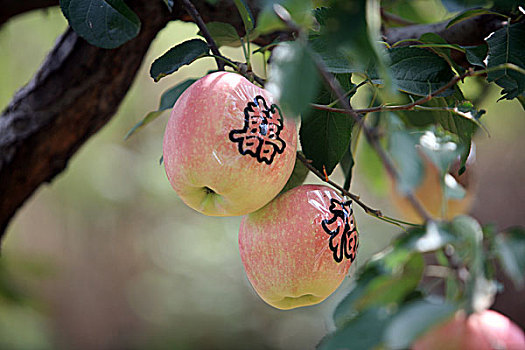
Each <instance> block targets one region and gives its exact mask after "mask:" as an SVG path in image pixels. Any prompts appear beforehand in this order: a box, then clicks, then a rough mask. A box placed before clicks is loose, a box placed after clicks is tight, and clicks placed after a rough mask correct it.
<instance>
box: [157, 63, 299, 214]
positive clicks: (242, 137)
mask: <svg viewBox="0 0 525 350" xmlns="http://www.w3.org/2000/svg"><path fill="white" fill-rule="evenodd" d="M296 150H297V131H296V127H295V122H294V121H293V120H291V119H288V118H285V117H284V115H282V113H281V111H280V109H279V107H278V106H277V105H276V104H275V100H274V98H273V97H272V95H271V94H270V93H269V92H267V91H266V90H264V89H262V88H259V87H257V86H256V85H254V84H252V83H250V82H249V81H248V80H247V79H245V78H244V77H242V76H241V75H238V74H236V73H231V72H216V73H212V74H209V75H207V76H205V77H203V78H201V79H199V80H198V81H196V82H195V83H193V84H192V85H191V86H190V87H189V88H188V89H186V91H184V93H182V95H181V96H180V97H179V99H178V100H177V102H176V103H175V105H174V106H173V110H172V112H171V116H170V119H169V121H168V124H167V126H166V132H165V134H164V142H163V158H164V166H165V169H166V174H167V176H168V180H169V182H170V184H171V186H172V187H173V189H174V190H175V191H176V192H177V194H178V195H179V197H180V198H181V199H182V200H183V201H184V202H185V203H186V204H187V205H188V206H190V207H191V208H193V209H195V210H197V211H199V212H201V213H203V214H206V215H213V216H235V215H244V214H247V213H251V212H253V211H255V210H257V209H259V208H261V207H263V206H264V205H266V204H267V203H268V202H269V201H270V200H272V199H273V198H274V197H275V196H276V195H277V194H278V193H279V191H281V189H282V188H283V187H284V185H285V184H286V181H287V180H288V178H289V177H290V174H291V173H292V170H293V167H294V164H295V154H296Z"/></svg>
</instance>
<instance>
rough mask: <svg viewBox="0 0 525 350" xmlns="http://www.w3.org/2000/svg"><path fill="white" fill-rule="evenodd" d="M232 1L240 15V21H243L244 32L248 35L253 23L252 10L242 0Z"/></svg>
mask: <svg viewBox="0 0 525 350" xmlns="http://www.w3.org/2000/svg"><path fill="white" fill-rule="evenodd" d="M234 2H235V6H237V10H238V11H239V14H240V15H241V19H242V22H243V23H244V29H245V30H246V34H247V35H248V34H250V32H251V31H252V30H253V28H254V23H255V21H254V19H253V15H252V12H251V11H250V8H249V7H248V5H247V4H246V2H244V0H234Z"/></svg>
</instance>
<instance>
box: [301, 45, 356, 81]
mask: <svg viewBox="0 0 525 350" xmlns="http://www.w3.org/2000/svg"><path fill="white" fill-rule="evenodd" d="M309 44H310V47H311V48H312V50H313V51H315V53H317V55H318V56H319V58H320V59H321V60H322V61H323V63H324V65H325V67H326V70H327V71H328V72H330V73H352V72H356V71H357V69H355V67H352V65H351V63H350V58H349V57H347V56H346V55H345V54H344V53H342V52H340V51H338V50H333V49H332V48H331V47H330V46H328V44H327V43H326V41H325V40H323V39H322V38H320V37H319V36H317V37H311V38H310V40H309Z"/></svg>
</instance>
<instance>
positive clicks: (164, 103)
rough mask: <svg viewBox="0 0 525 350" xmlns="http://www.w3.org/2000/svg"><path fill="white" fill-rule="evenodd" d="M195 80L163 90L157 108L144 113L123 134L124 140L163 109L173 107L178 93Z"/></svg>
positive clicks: (158, 114)
mask: <svg viewBox="0 0 525 350" xmlns="http://www.w3.org/2000/svg"><path fill="white" fill-rule="evenodd" d="M195 81H196V80H195V79H188V80H185V81H183V82H182V83H180V84H178V85H175V86H174V87H172V88H171V89H169V90H166V91H164V93H163V94H162V96H161V97H160V105H159V109H158V110H156V111H152V112H149V113H148V114H146V116H145V117H144V118H143V119H142V120H141V121H139V122H138V123H137V124H135V125H134V126H133V127H132V128H131V130H129V131H128V133H127V134H126V136H124V140H127V139H128V138H129V137H130V136H131V135H133V134H134V133H135V132H136V131H138V130H140V129H141V128H143V127H144V126H146V125H147V124H149V123H151V122H152V121H153V120H155V119H157V118H158V117H159V116H160V115H161V114H162V112H164V111H165V110H167V109H170V108H173V105H175V102H176V101H177V99H178V98H179V97H180V95H181V94H182V93H183V92H184V91H185V90H186V89H187V88H188V87H190V85H191V84H193V83H194V82H195Z"/></svg>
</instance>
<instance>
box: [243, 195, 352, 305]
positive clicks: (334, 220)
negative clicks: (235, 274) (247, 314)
mask: <svg viewBox="0 0 525 350" xmlns="http://www.w3.org/2000/svg"><path fill="white" fill-rule="evenodd" d="M358 245H359V235H358V233H357V230H356V226H355V222H354V216H353V213H352V205H351V201H349V200H345V199H343V198H342V197H341V196H339V194H337V192H336V191H335V190H333V189H331V188H329V187H326V186H318V185H303V186H299V187H295V188H293V189H291V190H290V191H288V192H285V193H284V194H281V195H280V196H278V197H277V198H275V199H274V200H273V201H271V202H270V203H269V204H268V205H266V206H265V207H264V208H262V209H260V210H258V211H256V212H254V213H251V214H249V215H247V216H245V217H244V218H243V220H242V222H241V228H240V231H239V250H240V254H241V259H242V262H243V264H244V268H245V270H246V274H247V275H248V279H249V280H250V282H251V284H252V286H253V288H254V289H255V291H256V292H257V293H258V294H259V296H260V297H261V298H262V299H263V300H264V301H265V302H267V303H268V304H270V305H272V306H274V307H276V308H278V309H292V308H295V307H299V306H307V305H312V304H317V303H320V302H321V301H323V300H324V299H326V298H327V297H328V296H329V295H330V294H331V293H332V292H333V291H335V290H336V289H337V287H338V286H339V285H340V284H341V282H342V281H343V279H344V278H345V276H346V274H347V272H348V269H349V268H350V265H351V264H352V262H353V261H354V259H355V256H356V251H357V247H358Z"/></svg>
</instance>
